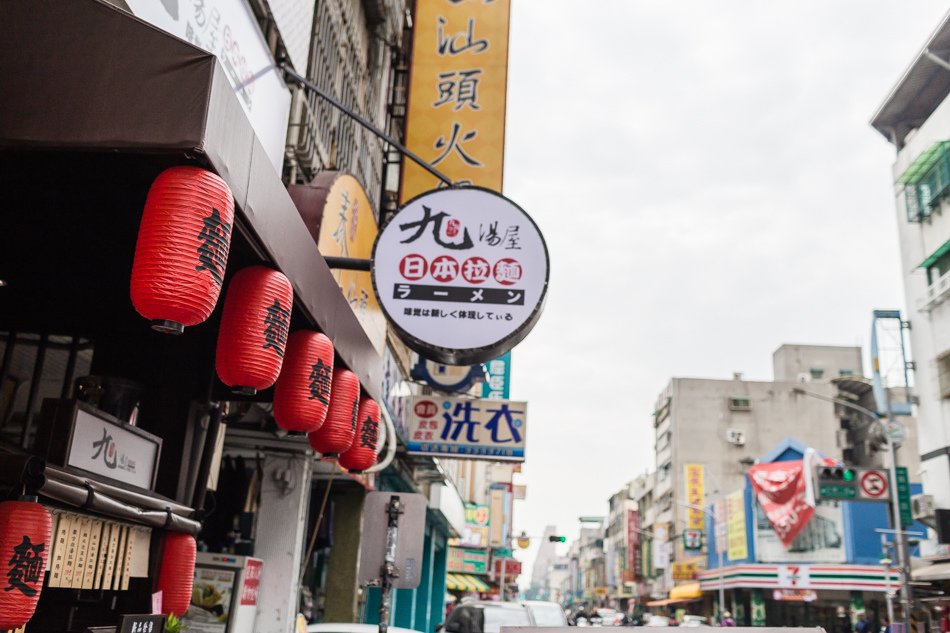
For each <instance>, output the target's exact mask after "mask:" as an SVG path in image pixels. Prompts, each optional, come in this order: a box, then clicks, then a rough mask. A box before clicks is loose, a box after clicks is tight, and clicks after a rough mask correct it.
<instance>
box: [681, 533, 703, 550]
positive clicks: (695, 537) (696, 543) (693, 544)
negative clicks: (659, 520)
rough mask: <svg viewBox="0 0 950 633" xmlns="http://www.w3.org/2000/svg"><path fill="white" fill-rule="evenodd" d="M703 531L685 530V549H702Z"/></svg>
mask: <svg viewBox="0 0 950 633" xmlns="http://www.w3.org/2000/svg"><path fill="white" fill-rule="evenodd" d="M702 548H703V531H702V530H683V549H692V550H695V549H702Z"/></svg>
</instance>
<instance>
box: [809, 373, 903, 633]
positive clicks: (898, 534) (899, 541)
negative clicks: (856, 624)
mask: <svg viewBox="0 0 950 633" xmlns="http://www.w3.org/2000/svg"><path fill="white" fill-rule="evenodd" d="M792 392H793V393H800V394H802V395H805V396H810V397H812V398H817V399H818V400H825V401H826V402H831V403H834V404H837V405H840V406H842V407H845V408H847V409H851V410H853V411H857V412H858V413H860V414H862V415H864V416H865V417H867V418H868V419H870V420H871V423H872V424H874V425H876V426H877V427H878V430H879V431H880V433H881V436H882V437H883V438H884V444H885V445H886V446H887V458H888V462H889V464H888V475H889V476H890V479H891V490H890V495H891V499H890V501H891V521H892V523H893V524H894V530H893V532H894V545H895V549H896V550H897V564H898V567H900V570H901V606H902V607H903V616H904V617H903V620H904V627H905V629H906V628H909V626H908V624H909V621H910V611H911V603H912V596H911V586H910V560H909V559H910V556H909V554H908V551H907V541H906V539H905V538H904V537H905V536H906V534H905V532H904V530H903V529H902V528H901V524H900V517H901V507H900V499H899V497H898V495H897V489H896V488H897V447H896V446H894V441H893V440H892V439H891V436H890V435H889V434H888V432H887V427H886V426H885V424H884V420H882V419H881V415H880V414H878V413H876V412H874V411H871V410H870V409H866V408H864V407H862V406H860V405H857V404H854V403H853V402H848V401H847V400H842V399H841V398H833V397H831V396H826V395H823V394H820V393H814V392H813V391H806V390H804V389H802V388H801V387H793V388H792ZM886 393H887V391H886V390H885V394H886ZM885 399H886V396H885ZM884 408H885V410H888V409H889V407H888V405H887V403H886V402H885V403H884ZM805 476H806V477H810V476H812V475H811V473H806V475H805ZM893 621H894V620H893V619H891V622H893Z"/></svg>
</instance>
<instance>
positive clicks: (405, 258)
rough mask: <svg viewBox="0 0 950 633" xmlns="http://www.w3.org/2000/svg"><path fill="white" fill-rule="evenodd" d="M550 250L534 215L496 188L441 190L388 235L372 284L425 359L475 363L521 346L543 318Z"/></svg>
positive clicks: (409, 210) (402, 215)
mask: <svg viewBox="0 0 950 633" xmlns="http://www.w3.org/2000/svg"><path fill="white" fill-rule="evenodd" d="M547 285H548V251H547V246H546V245H545V243H544V238H543V237H542V235H541V232H540V231H539V230H538V227H537V225H535V223H534V221H533V220H532V219H531V218H530V217H529V216H528V214H527V213H525V212H524V211H523V210H522V209H521V208H520V207H519V206H518V205H516V204H515V203H514V202H512V201H511V200H509V199H507V198H505V197H504V196H502V195H500V194H497V193H495V192H493V191H490V190H488V189H481V188H478V187H462V188H452V189H437V190H435V191H430V192H427V193H424V194H422V195H420V196H418V197H416V198H414V199H412V200H410V201H409V202H408V203H406V205H405V206H404V207H403V208H402V209H401V210H400V211H399V212H398V213H397V214H396V215H395V216H394V217H393V218H392V220H391V221H390V222H389V224H387V225H386V227H385V228H384V229H383V230H382V231H381V232H380V234H379V236H378V237H377V239H376V244H375V246H374V248H373V286H374V288H375V289H376V296H377V299H378V300H379V304H380V305H381V306H382V308H383V311H384V312H385V313H386V316H387V318H388V319H389V321H390V323H391V324H392V325H393V328H394V329H395V330H396V332H397V333H398V334H399V336H400V338H401V339H402V340H403V341H404V342H405V343H406V344H407V345H408V346H409V347H411V348H412V349H414V350H415V351H417V352H419V354H421V355H422V356H424V357H426V358H429V359H432V360H436V361H439V362H442V363H447V364H452V365H466V364H474V363H480V362H484V361H486V360H489V359H491V358H495V357H496V356H499V355H501V354H503V353H505V352H506V351H508V350H510V349H511V348H512V347H514V346H515V345H516V344H517V343H518V342H520V341H521V340H522V339H523V338H524V337H525V336H527V335H528V332H530V331H531V328H532V327H533V326H534V324H535V322H537V320H538V317H539V316H540V314H541V308H542V305H543V302H544V296H545V293H546V291H547Z"/></svg>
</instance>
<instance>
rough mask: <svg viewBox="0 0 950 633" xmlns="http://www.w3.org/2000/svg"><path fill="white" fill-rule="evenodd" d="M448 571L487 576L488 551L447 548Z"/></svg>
mask: <svg viewBox="0 0 950 633" xmlns="http://www.w3.org/2000/svg"><path fill="white" fill-rule="evenodd" d="M447 569H448V571H450V572H461V573H463V574H487V573H488V551H487V550H483V549H463V548H461V547H449V554H448V567H447Z"/></svg>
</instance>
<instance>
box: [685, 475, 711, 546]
mask: <svg viewBox="0 0 950 633" xmlns="http://www.w3.org/2000/svg"><path fill="white" fill-rule="evenodd" d="M685 471H686V472H685V475H686V503H688V504H689V505H690V506H691V507H688V508H687V509H686V517H687V518H686V527H687V528H689V529H690V530H702V529H703V528H705V527H706V519H705V513H704V512H703V510H702V508H703V506H705V502H706V486H705V481H704V480H705V471H704V470H703V465H702V464H686V466H685Z"/></svg>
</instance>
